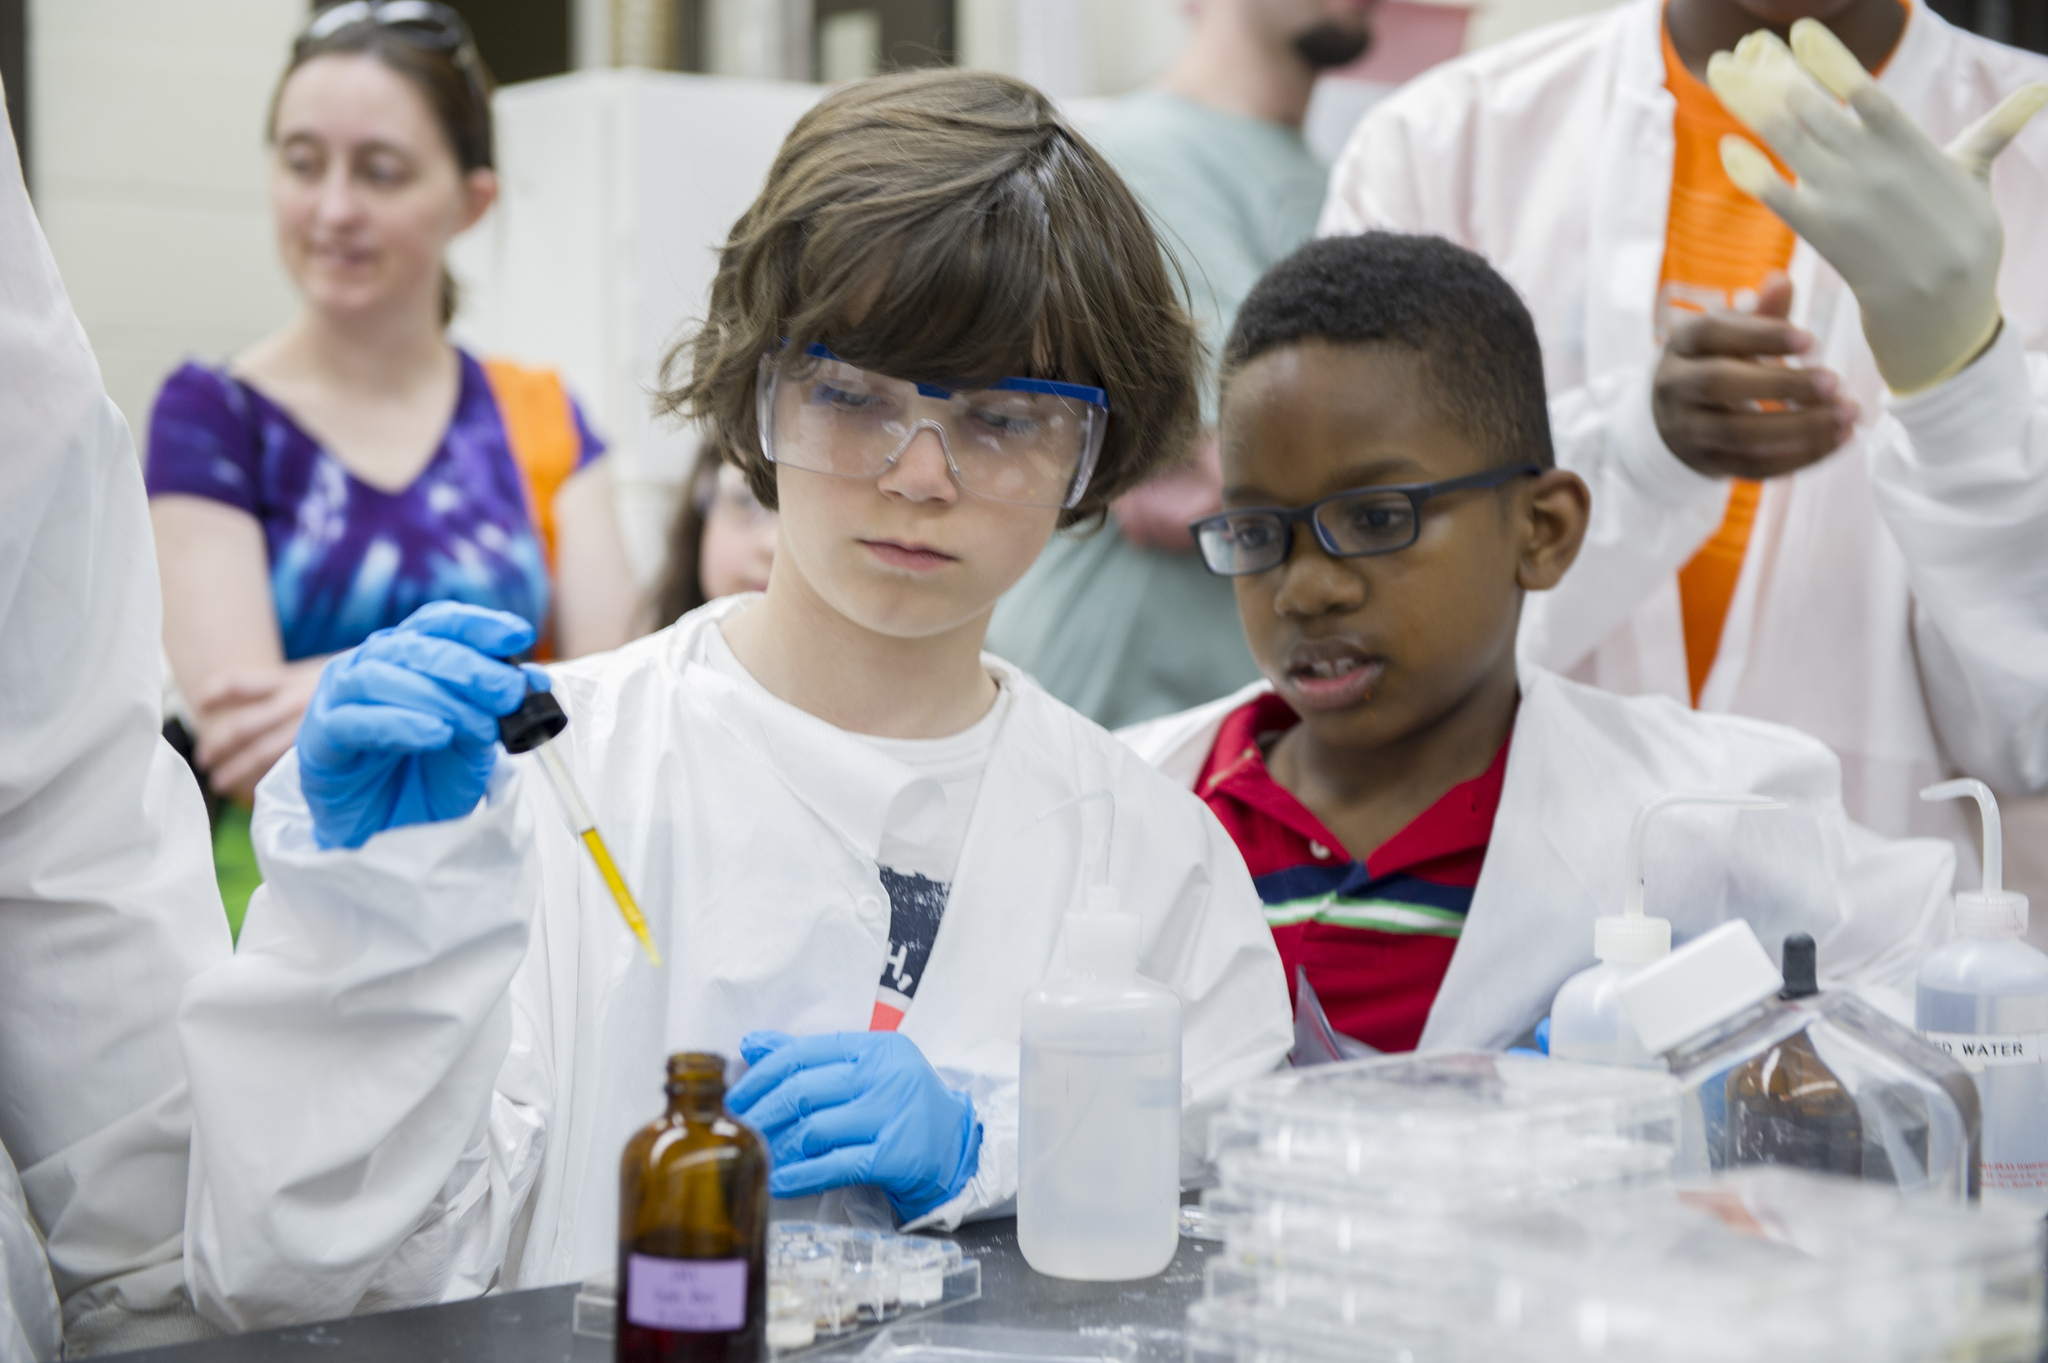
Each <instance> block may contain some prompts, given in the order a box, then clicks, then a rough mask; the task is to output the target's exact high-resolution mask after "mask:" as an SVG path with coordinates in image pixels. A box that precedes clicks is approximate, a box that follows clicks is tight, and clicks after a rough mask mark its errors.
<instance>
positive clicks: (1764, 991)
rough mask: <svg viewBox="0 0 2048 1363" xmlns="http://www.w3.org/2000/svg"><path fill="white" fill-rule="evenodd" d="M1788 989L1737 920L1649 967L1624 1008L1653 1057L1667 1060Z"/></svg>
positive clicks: (1629, 988) (1627, 991)
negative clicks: (1695, 1038)
mask: <svg viewBox="0 0 2048 1363" xmlns="http://www.w3.org/2000/svg"><path fill="white" fill-rule="evenodd" d="M1784 987H1785V977H1784V976H1782V975H1780V974H1779V973H1778V967H1777V966H1776V965H1774V964H1773V963H1772V961H1771V957H1770V953H1768V952H1766V951H1765V950H1764V945H1763V943H1762V942H1759V941H1757V939H1756V932H1755V931H1754V930H1753V929H1752V928H1751V927H1750V926H1749V924H1747V923H1745V922H1743V921H1742V920H1741V919H1739V918H1738V919H1735V920H1734V921H1732V922H1727V923H1723V924H1722V925H1721V926H1720V927H1718V928H1715V929H1714V930H1713V931H1712V932H1708V933H1703V934H1701V935H1700V936H1699V937H1696V938H1694V939H1693V940H1692V941H1690V942H1687V943H1686V944H1685V945H1684V946H1682V947H1680V948H1679V949H1678V950H1677V951H1674V952H1672V953H1671V954H1670V955H1669V956H1666V957H1665V958H1664V959H1663V960H1661V961H1657V962H1655V963H1653V964H1651V965H1646V966H1644V967H1643V968H1642V969H1641V970H1639V971H1637V972H1636V973H1635V974H1634V975H1631V976H1630V977H1629V978H1628V979H1627V980H1626V981H1625V982H1624V983H1623V984H1622V986H1621V1008H1622V1011H1623V1012H1625V1013H1627V1014H1628V1020H1629V1021H1630V1022H1631V1023H1633V1024H1635V1029H1636V1036H1637V1037H1639V1038H1640V1039H1641V1040H1642V1043H1643V1049H1644V1050H1646V1051H1648V1052H1649V1053H1650V1054H1651V1055H1665V1054H1668V1053H1669V1052H1671V1051H1674V1050H1677V1049H1678V1048H1679V1047H1680V1046H1681V1045H1683V1044H1684V1043H1686V1042H1687V1041H1690V1040H1691V1039H1692V1038H1694V1037H1696V1036H1698V1035H1699V1034H1700V1033H1702V1032H1704V1031H1707V1030H1708V1029H1709V1028H1712V1027H1716V1026H1718V1025H1720V1024H1721V1023H1723V1022H1726V1021H1727V1020H1728V1019H1729V1018H1732V1017H1734V1016H1735V1015H1736V1014H1737V1013H1740V1012H1742V1011H1743V1010H1744V1009H1747V1008H1753V1007H1755V1006H1756V1005H1757V1004H1759V1003H1762V1002H1763V1001H1764V1000H1765V999H1767V998H1769V997H1771V995H1773V994H1775V993H1777V992H1778V991H1779V990H1780V989H1783V988H1784Z"/></svg>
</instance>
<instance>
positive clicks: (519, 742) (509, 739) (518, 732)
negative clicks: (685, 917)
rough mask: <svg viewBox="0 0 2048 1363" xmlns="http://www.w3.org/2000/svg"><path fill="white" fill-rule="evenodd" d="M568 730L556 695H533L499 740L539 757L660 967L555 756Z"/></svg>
mask: <svg viewBox="0 0 2048 1363" xmlns="http://www.w3.org/2000/svg"><path fill="white" fill-rule="evenodd" d="M568 727H569V717H568V716H567V715H565V714H563V713H562V707H561V704H560V703H559V702H557V701H556V700H555V698H554V696H553V695H551V694H550V693H548V692H546V691H531V690H530V691H528V692H527V693H526V699H525V700H523V701H521V702H520V704H519V708H518V709H517V710H514V711H513V712H512V713H511V714H509V715H506V716H505V717H504V718H503V719H500V720H499V721H498V737H499V739H500V741H502V742H503V743H504V745H505V751H506V752H531V753H533V754H534V755H535V756H536V757H538V758H540V769H541V770H542V771H544V772H546V773H547V774H548V785H549V786H550V787H552V788H553V790H554V792H555V802H556V803H557V804H559V805H561V807H562V815H563V817H565V818H567V819H568V821H569V827H570V829H571V830H573V831H574V832H575V834H576V836H577V837H578V838H581V839H582V840H583V845H584V847H586V848H588V849H589V851H590V859H591V860H592V861H594V862H596V863H597V873H598V874H599V875H601V876H603V877H604V883H605V888H606V889H608V890H610V891H611V892H612V898H613V899H614V900H616V901H617V903H618V906H619V913H620V915H621V916H622V917H624V918H625V920H626V926H627V927H629V928H631V929H632V930H633V935H634V936H635V937H638V938H639V939H640V945H641V946H642V947H644V948H646V950H647V959H648V960H649V961H652V962H653V963H654V964H655V965H660V964H661V953H660V952H659V951H657V950H655V947H654V935H653V934H652V933H650V932H648V930H647V919H646V918H645V917H644V916H643V915H642V914H641V912H640V906H639V905H638V904H635V903H634V902H633V892H632V891H631V890H628V889H627V888H626V880H625V877H624V876H621V875H620V874H619V868H618V864H617V863H616V862H614V861H613V860H612V854H611V849H610V848H608V847H606V846H605V845H604V839H603V838H602V837H600V836H599V835H598V831H597V820H596V819H593V818H591V817H590V806H589V805H587V804H585V803H584V802H583V792H582V791H580V790H578V789H576V780H575V778H574V777H572V776H570V775H569V764H568V763H566V762H564V761H563V760H562V755H561V754H560V753H558V752H556V751H555V744H554V738H555V735H556V734H559V733H560V732H562V730H564V729H566V728H568Z"/></svg>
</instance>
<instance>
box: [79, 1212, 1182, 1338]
mask: <svg viewBox="0 0 2048 1363" xmlns="http://www.w3.org/2000/svg"><path fill="white" fill-rule="evenodd" d="M954 1238H955V1239H957V1240H958V1241H959V1243H960V1249H961V1251H962V1252H963V1253H964V1254H966V1255H967V1256H968V1257H970V1258H977V1259H980V1260H981V1297H980V1299H979V1300H976V1301H970V1302H962V1303H961V1304H960V1305H958V1306H953V1307H949V1308H947V1309H946V1310H945V1311H944V1312H943V1313H941V1314H939V1315H937V1316H932V1317H928V1318H927V1319H930V1320H934V1321H942V1322H944V1323H946V1324H949V1325H1008V1326H1021V1327H1025V1328H1029V1329H1038V1330H1087V1329H1110V1330H1117V1331H1119V1332H1122V1333H1126V1334H1129V1335H1131V1336H1134V1337H1135V1339H1136V1341H1137V1342H1138V1343H1139V1344H1140V1347H1141V1349H1142V1350H1143V1352H1144V1353H1145V1354H1147V1355H1153V1354H1155V1353H1157V1352H1160V1351H1159V1350H1158V1349H1157V1347H1156V1346H1157V1345H1161V1344H1166V1343H1168V1340H1167V1336H1169V1335H1171V1334H1174V1333H1177V1332H1178V1331H1179V1330H1180V1329H1181V1326H1182V1322H1183V1321H1184V1320H1185V1318H1186V1315H1187V1308H1188V1303H1189V1302H1191V1301H1193V1300H1195V1298H1197V1297H1199V1296H1200V1295H1201V1294H1202V1266H1203V1261H1204V1260H1205V1259H1206V1258H1207V1257H1208V1256H1209V1255H1211V1254H1213V1253H1214V1252H1215V1251H1216V1250H1217V1249H1218V1248H1220V1246H1218V1245H1215V1244H1211V1243H1208V1242H1205V1241H1200V1240H1185V1239H1184V1240H1182V1241H1181V1242H1180V1248H1179V1250H1178V1251H1177V1252H1176V1253H1175V1254H1174V1256H1173V1262H1172V1263H1170V1264H1168V1265H1167V1266H1166V1271H1165V1272H1164V1273H1161V1274H1160V1275H1159V1276H1157V1277H1155V1278H1143V1279H1139V1280H1138V1281H1136V1282H1124V1283H1076V1282H1063V1281H1061V1280H1060V1279H1057V1278H1048V1277H1045V1276H1043V1275H1041V1274H1038V1273H1034V1272H1032V1271H1031V1269H1030V1268H1029V1267H1028V1266H1026V1264H1025V1263H1024V1256H1023V1254H1022V1253H1020V1252H1019V1251H1018V1249H1017V1223H1016V1222H1015V1221H1014V1220H1009V1219H1004V1220H997V1221H980V1222H976V1223H974V1224H973V1225H969V1226H964V1227H962V1228H961V1230H960V1233H959V1234H958V1235H957V1236H955V1237H954ZM575 1300H576V1288H575V1286H574V1285H568V1286H563V1287H540V1288H534V1289H533V1290H531V1291H527V1292H506V1293H502V1294H499V1295H496V1296H490V1297H480V1298H478V1299H476V1300H474V1301H465V1302H454V1303H452V1304H450V1305H447V1306H422V1307H416V1308H414V1309H412V1310H410V1311H390V1312H386V1313H384V1314H381V1315H373V1316H351V1317H349V1318H347V1319H345V1320H334V1321H327V1322H324V1323H322V1324H319V1325H302V1326H295V1327H293V1328H292V1329H289V1330H259V1331H255V1332H252V1333H250V1334H246V1335H232V1336H229V1337H227V1338H225V1339H212V1340H206V1341H204V1342H202V1343H198V1344H181V1345H178V1346H177V1347H175V1348H168V1349H147V1350H143V1351H140V1352H137V1353H130V1354H122V1355H119V1357H120V1358H121V1359H122V1360H123V1363H258V1361H259V1360H262V1363H271V1360H279V1359H282V1360H288V1361H289V1360H293V1359H303V1360H305V1363H370V1360H373V1359H374V1360H376V1363H471V1360H474V1361H475V1363H486V1361H488V1363H603V1360H606V1359H609V1358H610V1357H611V1356H612V1345H611V1341H610V1340H601V1339H586V1338H582V1337H580V1336H577V1335H574V1334H572V1333H571V1332H570V1329H569V1320H570V1313H571V1309H572V1307H573V1305H574V1303H575ZM865 1342H866V1341H865V1338H863V1337H855V1338H854V1339H852V1340H849V1341H848V1345H849V1346H850V1347H849V1350H848V1351H857V1349H858V1346H859V1345H860V1344H863V1343H865ZM1147 1344H1151V1345H1153V1346H1154V1347H1150V1348H1148V1347H1145V1346H1146V1345H1147ZM842 1352H843V1351H842V1350H841V1349H837V1348H835V1349H831V1350H829V1351H817V1352H813V1351H809V1350H806V1351H805V1354H804V1357H805V1358H812V1357H819V1356H821V1354H830V1355H838V1354H841V1353H842ZM1166 1352H1177V1350H1170V1349H1169V1350H1167V1351H1166Z"/></svg>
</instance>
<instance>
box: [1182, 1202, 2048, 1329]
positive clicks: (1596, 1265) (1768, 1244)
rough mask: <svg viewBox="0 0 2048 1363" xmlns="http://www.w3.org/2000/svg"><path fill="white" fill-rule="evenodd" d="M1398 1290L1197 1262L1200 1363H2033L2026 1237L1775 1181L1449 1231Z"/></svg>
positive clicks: (2032, 1232) (1481, 1222) (1250, 1264)
mask: <svg viewBox="0 0 2048 1363" xmlns="http://www.w3.org/2000/svg"><path fill="white" fill-rule="evenodd" d="M1459 1234H1460V1236H1461V1239H1462V1254H1461V1256H1460V1259H1459V1263H1458V1266H1457V1268H1456V1269H1455V1271H1450V1272H1445V1273H1443V1274H1440V1275H1438V1276H1436V1277H1435V1278H1434V1280H1432V1281H1426V1282H1417V1283H1413V1284H1409V1285H1405V1286H1403V1287H1401V1288H1400V1289H1398V1290H1396V1289H1393V1288H1390V1286H1389V1285H1388V1284H1387V1283H1386V1282H1384V1281H1383V1280H1381V1279H1380V1278H1379V1277H1378V1276H1377V1275H1375V1274H1372V1273H1361V1272H1359V1271H1358V1268H1357V1265H1356V1264H1355V1263H1353V1262H1350V1261H1347V1260H1342V1259H1333V1258H1331V1257H1329V1256H1326V1255H1323V1254H1320V1253H1317V1252H1315V1251H1313V1250H1311V1249H1308V1248H1306V1247H1298V1248H1297V1249H1296V1250H1295V1251H1294V1252H1292V1253H1290V1254H1288V1255H1287V1256H1285V1257H1282V1258H1270V1259H1263V1260H1247V1259H1244V1258H1242V1257H1239V1256H1229V1257H1226V1258H1224V1259H1220V1260H1214V1261H1212V1263H1211V1265H1210V1268H1209V1272H1208V1279H1207V1283H1206V1291H1205V1294H1204V1297H1203V1300H1202V1301H1200V1302H1199V1303H1197V1304H1196V1305H1195V1306H1193V1307H1192V1308H1190V1310H1189V1313H1188V1337H1189V1357H1190V1359H1191V1360H1196V1361H1198V1363H1288V1361H1289V1360H1299V1363H1323V1360H1337V1359H1362V1360H1384V1361H1385V1363H1467V1361H1468V1360H1469V1361H1470V1363H1478V1361H1479V1360H1486V1361H1487V1363H1499V1361H1501V1360H1511V1361H1512V1360H1527V1361H1528V1363H1536V1361H1537V1360H1543V1361H1545V1363H1550V1361H1552V1360H1556V1361H1559V1363H1561V1361H1562V1360H1581V1359H1584V1360H1593V1359H1600V1360H1617V1359H1618V1360H1628V1361H1629V1363H1754V1361H1755V1360H1771V1359H1780V1358H1784V1359H1797V1360H1799V1361H1800V1363H1835V1360H1840V1363H1852V1361H1853V1363H1891V1361H1892V1360H1898V1363H1925V1361H1927V1360H1936V1359H1941V1360H1947V1359H1970V1360H1973V1361H1974V1363H2021V1360H2025V1363H2036V1360H2038V1358H2039V1357H2040V1353H2041V1348H2042V1345H2043V1343H2044V1336H2043V1329H2042V1324H2043V1320H2042V1316H2043V1285H2042V1271H2041V1265H2042V1254H2043V1227H2042V1225H2041V1223H2040V1222H2039V1221H2038V1220H2035V1219H2031V1218H2029V1217H2026V1216H2025V1215H2023V1214H2019V1213H2017V1212H2015V1211H2013V1210H2012V1209H1986V1210H1984V1211H1979V1210H1977V1209H1973V1208H1967V1207H1959V1206H1956V1205H1954V1204H1951V1203H1947V1202H1944V1201H1939V1200H1930V1199H1927V1198H1912V1197H1907V1196H1905V1195H1902V1194H1900V1193H1899V1192H1898V1191H1897V1190H1896V1189H1891V1188H1880V1187H1877V1186H1875V1185H1872V1184H1868V1183H1863V1182H1859V1181H1855V1180H1849V1179H1842V1178H1836V1177H1831V1176H1825V1175H1817V1174H1811V1173H1807V1172H1805V1171H1800V1170H1791V1169H1780V1168H1753V1169H1743V1170H1737V1171H1733V1172H1731V1173H1729V1174H1725V1175H1717V1176H1715V1177H1714V1178H1713V1179H1711V1180H1708V1181H1706V1182H1704V1183H1700V1184H1691V1185H1678V1184H1669V1183H1666V1184H1649V1185H1638V1186H1635V1187H1629V1188H1605V1189H1591V1190H1583V1191H1579V1192H1574V1193H1568V1194H1564V1195H1562V1196H1559V1197H1555V1198H1548V1199H1544V1200H1541V1201H1539V1202H1536V1203H1532V1204H1528V1205H1524V1206H1521V1207H1518V1208H1515V1209H1513V1210H1510V1211H1503V1212H1498V1213H1495V1214H1492V1215H1485V1216H1479V1217H1475V1218H1473V1219H1471V1220H1470V1221H1467V1222H1465V1223H1462V1225H1461V1226H1460V1227H1459Z"/></svg>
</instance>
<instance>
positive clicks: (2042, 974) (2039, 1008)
mask: <svg viewBox="0 0 2048 1363" xmlns="http://www.w3.org/2000/svg"><path fill="white" fill-rule="evenodd" d="M1962 797H1971V798H1974V799H1975V800H1976V801H1977V807H1978V808H1979V809H1980V810H1981V811H1982V812H1983V816H1984V888H1983V889H1981V890H1978V891H1976V892H1974V893H1972V892H1970V891H1966V890H1965V891H1958V892H1957V894H1956V936H1955V939H1954V940H1953V941H1951V942H1949V943H1948V944H1947V945H1946V946H1944V947H1942V948H1941V949H1940V950H1939V951H1937V952H1935V953H1934V954H1933V955H1932V956H1930V957H1928V958H1927V961H1926V963H1925V964H1924V965H1922V966H1921V967H1920V981H1919V986H1920V987H1919V991H1918V992H1919V998H1918V1000H1917V1007H1916V1009H1915V1017H1914V1021H1915V1023H1916V1024H1917V1025H1918V1026H1919V1028H1920V1032H1921V1035H1923V1036H1925V1037H1926V1038H1927V1039H1928V1040H1929V1041H1930V1042H1932V1043H1934V1044H1935V1045H1936V1046H1939V1047H1940V1048H1941V1049H1942V1050H1944V1051H1946V1052H1948V1053H1949V1055H1951V1056H1953V1057H1954V1058H1955V1059H1956V1061H1957V1062H1958V1063H1960V1064H1961V1065H1962V1067H1963V1068H1964V1070H1966V1071H1968V1072H1969V1075H1970V1077H1971V1079H1972V1080H1974V1081H1975V1083H1976V1088H1977V1093H1978V1096H1979V1097H1980V1098H1981V1099H1982V1100H1983V1104H1984V1199H1985V1201H1987V1202H1991V1201H2008V1202H2014V1203H2018V1204H2020V1205H2023V1206H2026V1207H2030V1208H2032V1209H2033V1210H2034V1211H2036V1212H2048V956H2044V955H2042V954H2041V953H2040V952H2038V951H2036V950H2035V949H2034V948H2032V947H2030V946H2028V945H2027V944H2026V943H2025V942H2024V941H2022V940H2021V938H2022V936H2023V935H2024V934H2025V933H2026V930H2027V897H2026V896H2025V895H2023V894H2014V893H2013V892H2012V891H2010V890H2007V889H2005V888H2004V871H2005V868H2004V864H2003V860H2004V850H2005V849H2004V839H2003V837H2002V836H2001V832H2000V828H1999V822H1998V801H1997V800H1996V799H1995V798H1994V797H1993V796H1992V794H1991V791H1990V788H1989V787H1987V786H1986V785H1985V784H1984V783H1983V782H1982V781H1971V780H1962V781H1945V782H1943V783H1942V784H1940V785H1938V786H1929V787H1928V788H1927V789H1926V790H1923V791H1921V792H1920V798H1921V799H1923V800H1952V799H1958V798H1962Z"/></svg>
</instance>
